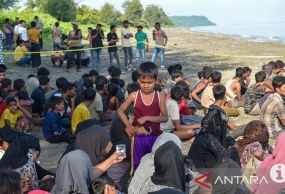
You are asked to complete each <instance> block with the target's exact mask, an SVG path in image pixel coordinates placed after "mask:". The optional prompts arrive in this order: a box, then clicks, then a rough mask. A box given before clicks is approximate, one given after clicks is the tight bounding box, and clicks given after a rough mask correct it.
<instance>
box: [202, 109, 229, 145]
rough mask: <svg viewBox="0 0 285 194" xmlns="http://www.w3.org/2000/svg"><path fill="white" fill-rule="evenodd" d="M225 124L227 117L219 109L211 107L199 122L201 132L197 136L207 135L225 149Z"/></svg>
mask: <svg viewBox="0 0 285 194" xmlns="http://www.w3.org/2000/svg"><path fill="white" fill-rule="evenodd" d="M227 122H228V116H227V115H226V114H225V112H224V110H223V109H221V107H219V106H216V105H211V106H210V108H209V111H208V113H207V114H206V115H205V117H204V118H203V120H202V122H201V125H202V126H201V131H200V133H199V135H203V134H207V135H211V136H213V137H215V138H216V139H217V140H218V141H219V142H220V144H221V145H222V146H223V147H224V148H226V149H227V147H228V146H227V139H226V135H227V131H226V128H227Z"/></svg>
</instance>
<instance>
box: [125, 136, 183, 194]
mask: <svg viewBox="0 0 285 194" xmlns="http://www.w3.org/2000/svg"><path fill="white" fill-rule="evenodd" d="M169 141H173V142H174V143H175V144H176V145H177V146H178V148H179V149H180V150H181V148H182V142H181V141H180V139H179V138H178V137H177V136H176V135H173V134H171V133H164V134H162V135H160V136H159V137H158V138H157V140H156V141H155V143H154V144H153V147H152V151H151V153H149V154H147V155H145V156H144V157H142V159H141V162H140V165H139V166H138V168H137V170H136V172H135V173H134V176H133V178H132V181H131V184H130V186H129V189H128V193H129V194H137V193H141V192H142V190H143V188H144V187H146V186H147V185H146V183H147V182H148V181H149V180H150V179H151V176H152V175H153V173H154V171H155V168H154V154H155V152H156V151H157V149H158V148H160V147H161V146H162V145H163V144H165V143H166V142H169Z"/></svg>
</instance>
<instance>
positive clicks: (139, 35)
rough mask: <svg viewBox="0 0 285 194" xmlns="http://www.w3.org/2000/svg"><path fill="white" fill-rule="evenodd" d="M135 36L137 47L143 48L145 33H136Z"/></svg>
mask: <svg viewBox="0 0 285 194" xmlns="http://www.w3.org/2000/svg"><path fill="white" fill-rule="evenodd" d="M135 37H136V39H137V42H138V43H137V48H139V49H142V48H144V41H145V40H148V37H147V34H146V33H144V32H140V33H138V32H137V33H136V34H135Z"/></svg>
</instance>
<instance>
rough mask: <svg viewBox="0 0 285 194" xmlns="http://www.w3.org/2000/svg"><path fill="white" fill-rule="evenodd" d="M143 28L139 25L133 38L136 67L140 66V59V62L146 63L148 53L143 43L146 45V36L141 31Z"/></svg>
mask: <svg viewBox="0 0 285 194" xmlns="http://www.w3.org/2000/svg"><path fill="white" fill-rule="evenodd" d="M142 29H143V27H142V26H141V25H139V26H137V31H138V32H137V33H136V34H135V38H136V40H137V67H138V66H139V65H140V64H141V57H142V61H143V62H145V61H146V52H148V44H147V45H146V49H145V44H144V41H146V42H147V43H148V37H147V34H146V33H144V32H143V31H142Z"/></svg>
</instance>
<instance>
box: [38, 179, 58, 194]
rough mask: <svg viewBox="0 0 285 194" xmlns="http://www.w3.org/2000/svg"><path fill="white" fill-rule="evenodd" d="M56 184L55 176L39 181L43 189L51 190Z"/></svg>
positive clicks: (40, 187)
mask: <svg viewBox="0 0 285 194" xmlns="http://www.w3.org/2000/svg"><path fill="white" fill-rule="evenodd" d="M54 185H55V179H54V178H53V177H50V178H48V179H45V180H41V181H39V189H40V190H42V191H46V192H50V191H51V190H52V188H53V186H54Z"/></svg>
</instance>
